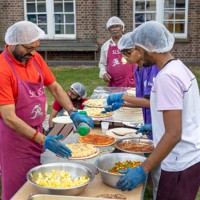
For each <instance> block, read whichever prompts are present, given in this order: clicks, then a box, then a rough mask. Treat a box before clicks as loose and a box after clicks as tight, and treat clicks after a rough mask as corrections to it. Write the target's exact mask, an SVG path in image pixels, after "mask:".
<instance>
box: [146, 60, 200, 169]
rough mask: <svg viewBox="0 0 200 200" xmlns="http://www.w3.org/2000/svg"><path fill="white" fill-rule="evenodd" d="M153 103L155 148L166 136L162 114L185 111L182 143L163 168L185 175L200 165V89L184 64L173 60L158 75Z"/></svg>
mask: <svg viewBox="0 0 200 200" xmlns="http://www.w3.org/2000/svg"><path fill="white" fill-rule="evenodd" d="M150 102H151V115H152V124H153V138H154V145H155V146H156V145H157V144H158V142H159V141H160V139H161V138H162V136H163V134H164V133H165V128H164V122H163V113H162V111H163V110H182V139H181V141H180V142H179V143H178V144H177V145H176V146H175V147H174V149H173V150H172V151H171V152H170V154H169V155H168V156H167V157H166V158H165V159H164V160H163V162H162V164H161V168H162V169H163V170H165V171H182V170H185V169H187V168H188V167H190V166H192V165H194V164H196V163H197V162H200V97H199V89H198V85H197V81H196V78H195V76H194V75H193V74H192V73H191V71H190V70H189V69H188V68H187V67H186V66H185V65H184V64H183V63H182V62H181V61H180V60H172V61H171V62H169V63H168V64H167V65H166V66H165V67H164V68H163V69H162V70H161V71H160V72H159V73H158V75H157V77H156V79H155V82H154V86H153V87H152V91H151V99H150ZM172 120H173V119H172Z"/></svg>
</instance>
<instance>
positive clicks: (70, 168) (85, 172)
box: [26, 162, 94, 196]
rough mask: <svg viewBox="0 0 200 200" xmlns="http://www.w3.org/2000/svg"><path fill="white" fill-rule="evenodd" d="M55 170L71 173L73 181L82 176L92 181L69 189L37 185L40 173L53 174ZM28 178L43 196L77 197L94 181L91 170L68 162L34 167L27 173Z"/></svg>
mask: <svg viewBox="0 0 200 200" xmlns="http://www.w3.org/2000/svg"><path fill="white" fill-rule="evenodd" d="M53 169H54V170H64V171H65V172H68V173H70V174H71V176H72V178H73V179H74V178H77V177H81V176H86V177H89V178H90V180H89V181H88V182H86V183H84V184H81V185H79V186H76V187H69V188H51V187H44V186H40V185H38V184H37V183H36V180H37V178H38V174H39V173H42V174H44V173H46V172H51V171H52V170H53ZM26 177H27V180H28V181H29V182H30V183H31V184H32V185H33V186H34V187H35V189H36V191H37V192H39V193H41V194H57V195H71V196H75V195H78V194H80V193H81V192H83V191H84V190H85V188H86V187H87V185H88V184H89V183H90V182H92V180H93V179H94V174H93V173H92V172H91V170H90V169H89V168H87V167H85V166H83V165H81V164H76V163H70V162H67V163H51V164H45V165H40V166H37V167H34V168H33V169H31V170H30V171H29V172H28V173H27V175H26Z"/></svg>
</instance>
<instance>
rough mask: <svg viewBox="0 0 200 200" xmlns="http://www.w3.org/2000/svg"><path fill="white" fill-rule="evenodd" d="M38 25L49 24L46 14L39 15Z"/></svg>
mask: <svg viewBox="0 0 200 200" xmlns="http://www.w3.org/2000/svg"><path fill="white" fill-rule="evenodd" d="M38 23H47V15H46V14H40V15H38Z"/></svg>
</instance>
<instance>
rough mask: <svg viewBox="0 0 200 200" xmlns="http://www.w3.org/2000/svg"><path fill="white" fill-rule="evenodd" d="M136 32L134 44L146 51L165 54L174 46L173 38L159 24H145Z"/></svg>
mask: <svg viewBox="0 0 200 200" xmlns="http://www.w3.org/2000/svg"><path fill="white" fill-rule="evenodd" d="M136 31H137V35H136V37H135V39H134V40H135V44H136V45H138V46H140V47H142V48H143V49H145V50H146V51H149V52H156V53H165V52H168V51H170V50H171V49H172V47H173V45H174V36H173V35H172V34H171V33H170V32H169V31H168V30H167V29H166V27H165V26H164V25H163V24H161V23H159V22H156V21H148V22H145V23H143V24H141V25H140V26H139V27H138V30H136ZM133 32H135V30H134V31H133Z"/></svg>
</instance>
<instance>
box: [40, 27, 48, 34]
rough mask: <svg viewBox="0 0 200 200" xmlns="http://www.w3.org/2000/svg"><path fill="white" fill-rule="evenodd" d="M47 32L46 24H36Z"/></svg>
mask: <svg viewBox="0 0 200 200" xmlns="http://www.w3.org/2000/svg"><path fill="white" fill-rule="evenodd" d="M38 26H39V27H40V28H41V29H42V30H43V31H44V32H45V33H46V34H47V25H38Z"/></svg>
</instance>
